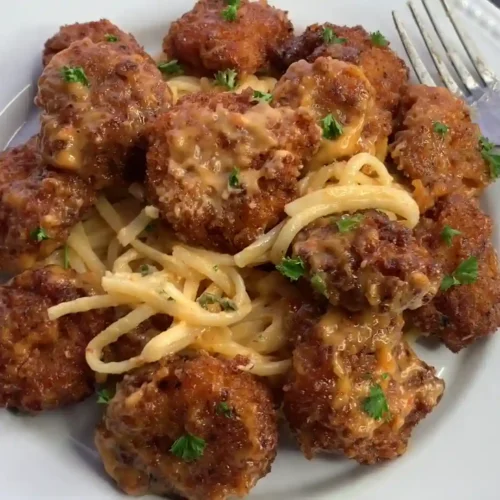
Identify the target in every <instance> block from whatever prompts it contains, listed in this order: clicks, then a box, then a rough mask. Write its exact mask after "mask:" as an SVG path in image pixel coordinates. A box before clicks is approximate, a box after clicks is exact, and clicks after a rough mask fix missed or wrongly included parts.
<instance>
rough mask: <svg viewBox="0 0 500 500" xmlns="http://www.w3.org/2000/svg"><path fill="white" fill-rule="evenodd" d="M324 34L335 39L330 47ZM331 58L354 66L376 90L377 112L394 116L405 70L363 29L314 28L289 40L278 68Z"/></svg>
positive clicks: (394, 57)
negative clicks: (304, 60) (357, 67)
mask: <svg viewBox="0 0 500 500" xmlns="http://www.w3.org/2000/svg"><path fill="white" fill-rule="evenodd" d="M325 30H327V33H328V32H329V30H331V33H332V35H334V36H335V37H337V40H338V39H340V41H336V42H333V43H328V42H326V41H325V38H328V37H325ZM325 56H326V57H332V58H334V59H340V60H342V61H345V62H349V63H352V64H356V65H358V66H360V68H361V69H362V70H363V72H364V74H365V75H366V78H368V80H369V81H370V83H371V84H372V85H373V87H374V88H375V92H376V94H377V103H378V104H379V106H380V108H381V109H383V110H387V111H389V112H390V113H392V115H393V116H394V115H395V114H396V112H397V110H398V106H399V102H400V96H401V93H402V91H403V89H404V88H405V86H406V85H407V83H408V74H409V72H408V68H407V67H406V64H405V63H404V61H403V60H402V59H400V58H399V57H398V56H397V55H396V53H395V52H394V51H393V50H392V49H391V48H390V47H389V45H386V46H380V45H376V44H375V43H374V42H373V39H372V36H371V35H370V34H369V33H367V32H366V30H365V29H364V28H363V27H362V26H355V27H352V28H350V27H347V26H337V25H334V24H330V23H325V24H321V25H320V24H313V25H312V26H309V27H308V28H307V29H306V30H305V32H304V33H303V34H302V35H300V36H298V37H295V38H292V39H291V40H290V41H289V42H288V43H287V44H285V46H284V47H283V50H282V52H281V65H282V67H283V68H288V67H289V66H290V65H291V64H292V63H294V62H296V61H299V60H300V59H306V60H307V61H309V62H313V61H315V60H316V59H317V58H318V57H325Z"/></svg>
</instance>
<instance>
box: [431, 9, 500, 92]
mask: <svg viewBox="0 0 500 500" xmlns="http://www.w3.org/2000/svg"><path fill="white" fill-rule="evenodd" d="M441 4H442V5H443V7H444V9H445V11H446V14H447V15H448V17H449V19H450V21H451V24H453V27H454V28H455V31H456V32H457V35H458V38H460V41H461V42H462V45H463V46H464V49H465V51H466V52H467V55H468V56H469V58H470V60H471V61H472V64H473V65H474V68H475V69H476V71H477V72H478V74H479V76H480V77H481V79H482V80H483V82H484V84H485V85H487V86H488V87H493V86H494V85H495V84H496V83H498V77H497V76H496V75H495V73H494V72H493V71H491V69H489V68H488V66H487V65H486V64H485V62H484V60H483V59H482V57H481V56H480V55H479V54H480V52H479V50H478V48H477V47H476V44H475V43H474V42H473V41H472V40H471V39H470V38H469V36H468V35H467V34H466V33H465V30H464V29H463V28H462V27H461V26H460V23H459V22H458V20H457V18H456V16H455V13H454V12H453V10H452V9H451V7H450V5H449V3H448V0H441Z"/></svg>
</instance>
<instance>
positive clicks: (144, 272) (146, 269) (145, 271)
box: [139, 264, 153, 276]
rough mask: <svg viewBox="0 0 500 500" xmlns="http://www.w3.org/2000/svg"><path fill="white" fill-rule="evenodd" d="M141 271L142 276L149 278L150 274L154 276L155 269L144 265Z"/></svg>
mask: <svg viewBox="0 0 500 500" xmlns="http://www.w3.org/2000/svg"><path fill="white" fill-rule="evenodd" d="M139 271H140V272H141V274H142V276H148V275H149V274H153V269H152V268H151V267H150V266H148V265H147V264H143V265H142V266H141V267H140V268H139Z"/></svg>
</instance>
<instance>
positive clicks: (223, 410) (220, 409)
mask: <svg viewBox="0 0 500 500" xmlns="http://www.w3.org/2000/svg"><path fill="white" fill-rule="evenodd" d="M216 411H217V415H224V416H225V417H226V418H233V410H232V409H231V408H230V407H229V405H228V404H227V403H226V402H225V401H221V402H220V403H218V404H217V409H216Z"/></svg>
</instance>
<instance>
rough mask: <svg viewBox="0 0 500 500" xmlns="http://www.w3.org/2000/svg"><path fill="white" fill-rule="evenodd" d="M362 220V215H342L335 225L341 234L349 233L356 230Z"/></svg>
mask: <svg viewBox="0 0 500 500" xmlns="http://www.w3.org/2000/svg"><path fill="white" fill-rule="evenodd" d="M363 218H364V216H363V215H362V214H356V215H344V216H343V217H341V218H340V220H338V221H337V222H336V223H335V224H337V227H338V228H339V231H340V232H341V233H348V232H349V231H354V229H357V228H358V227H359V225H360V224H361V222H362V221H363Z"/></svg>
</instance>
